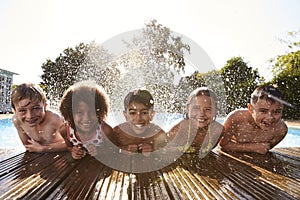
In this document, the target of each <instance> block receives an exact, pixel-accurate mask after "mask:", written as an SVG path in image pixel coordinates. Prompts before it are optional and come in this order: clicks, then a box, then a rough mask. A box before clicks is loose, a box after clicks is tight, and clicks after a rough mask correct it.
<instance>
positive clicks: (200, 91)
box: [186, 87, 218, 108]
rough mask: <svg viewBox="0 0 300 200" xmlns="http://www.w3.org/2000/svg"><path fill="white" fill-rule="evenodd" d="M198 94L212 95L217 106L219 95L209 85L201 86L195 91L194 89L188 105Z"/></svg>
mask: <svg viewBox="0 0 300 200" xmlns="http://www.w3.org/2000/svg"><path fill="white" fill-rule="evenodd" d="M197 96H208V97H210V98H211V99H212V100H213V101H214V103H215V106H216V108H217V104H218V97H217V95H216V93H215V92H214V91H212V90H211V89H209V88H208V87H199V88H197V89H195V90H194V91H192V92H191V94H190V96H189V97H188V100H187V103H186V105H189V104H191V102H192V100H193V99H194V98H195V97H197Z"/></svg>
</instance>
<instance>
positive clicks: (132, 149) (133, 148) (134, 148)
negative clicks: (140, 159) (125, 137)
mask: <svg viewBox="0 0 300 200" xmlns="http://www.w3.org/2000/svg"><path fill="white" fill-rule="evenodd" d="M127 151H129V152H137V151H138V145H136V144H129V145H128V146H127Z"/></svg>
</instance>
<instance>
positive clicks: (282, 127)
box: [270, 121, 288, 148]
mask: <svg viewBox="0 0 300 200" xmlns="http://www.w3.org/2000/svg"><path fill="white" fill-rule="evenodd" d="M279 123H280V124H279V126H280V128H279V129H278V130H277V134H276V135H275V136H274V138H273V139H272V140H271V141H270V148H273V147H274V146H276V145H277V144H278V143H279V142H280V141H281V140H283V138H284V137H285V136H286V134H287V132H288V127H287V125H286V124H285V123H284V122H283V121H280V122H279Z"/></svg>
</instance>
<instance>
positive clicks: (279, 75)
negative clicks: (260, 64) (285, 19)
mask: <svg viewBox="0 0 300 200" xmlns="http://www.w3.org/2000/svg"><path fill="white" fill-rule="evenodd" d="M289 36H290V37H291V38H292V39H289V40H288V41H284V42H285V43H286V44H287V46H288V48H289V49H290V51H289V52H288V53H286V54H283V55H279V56H277V57H276V58H275V59H272V60H271V63H273V69H272V71H273V75H274V77H273V79H272V83H273V84H276V85H277V86H278V88H279V89H280V90H281V92H282V93H283V97H284V99H285V100H286V101H288V102H289V103H291V104H293V105H294V106H295V109H289V108H287V109H284V110H283V118H285V119H294V120H299V119H300V113H299V110H297V108H299V107H300V98H299V97H300V84H299V80H300V50H299V47H300V31H298V32H290V33H289Z"/></svg>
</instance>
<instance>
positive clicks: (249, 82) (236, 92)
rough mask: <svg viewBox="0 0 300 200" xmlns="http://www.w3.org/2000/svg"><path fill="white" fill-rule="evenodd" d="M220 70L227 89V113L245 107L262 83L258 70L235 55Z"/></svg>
mask: <svg viewBox="0 0 300 200" xmlns="http://www.w3.org/2000/svg"><path fill="white" fill-rule="evenodd" d="M220 72H221V76H222V79H223V83H224V88H225V91H226V113H227V114H228V113H229V112H231V111H233V110H235V109H237V108H245V107H246V106H247V102H248V100H249V98H250V95H251V93H252V92H253V90H254V89H255V88H256V87H257V85H258V84H259V83H260V76H259V73H258V70H257V69H254V70H253V69H252V67H248V65H247V63H245V62H244V61H243V59H242V58H241V57H233V58H231V59H230V60H228V61H227V63H226V65H225V66H224V67H223V68H222V69H221V70H220Z"/></svg>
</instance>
